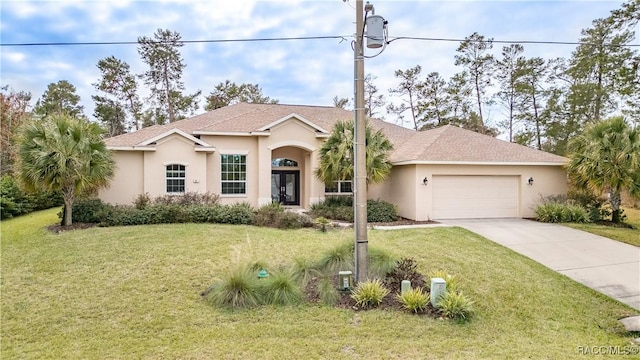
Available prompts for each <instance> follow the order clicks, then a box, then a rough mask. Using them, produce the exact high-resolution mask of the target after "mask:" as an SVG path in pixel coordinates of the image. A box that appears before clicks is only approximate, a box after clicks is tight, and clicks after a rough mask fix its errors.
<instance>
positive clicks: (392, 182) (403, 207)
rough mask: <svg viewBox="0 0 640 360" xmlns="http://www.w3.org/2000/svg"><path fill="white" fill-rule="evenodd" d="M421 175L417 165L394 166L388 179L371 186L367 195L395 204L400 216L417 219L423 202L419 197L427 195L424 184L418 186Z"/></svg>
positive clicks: (420, 181)
mask: <svg viewBox="0 0 640 360" xmlns="http://www.w3.org/2000/svg"><path fill="white" fill-rule="evenodd" d="M419 175H420V174H418V173H416V167H415V166H394V167H393V168H391V176H390V177H389V179H388V180H387V181H385V182H384V183H382V184H374V185H370V186H369V189H368V190H367V197H368V198H369V199H380V200H384V201H388V202H390V203H392V204H395V205H396V206H397V207H398V214H399V215H400V216H402V217H404V218H407V219H416V220H417V213H416V210H417V209H416V207H417V206H420V205H419V204H420V203H421V202H423V201H417V199H418V198H423V197H424V195H425V194H423V190H424V189H422V187H423V186H417V184H418V183H420V184H421V183H422V178H420V179H418V177H419Z"/></svg>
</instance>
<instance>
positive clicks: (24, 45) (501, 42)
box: [0, 35, 640, 47]
mask: <svg viewBox="0 0 640 360" xmlns="http://www.w3.org/2000/svg"><path fill="white" fill-rule="evenodd" d="M352 37H354V36H353V35H328V36H300V37H275V38H248V39H206V40H181V41H180V42H182V43H184V44H203V43H234V42H261V41H297V40H326V39H338V40H345V39H346V38H352ZM397 40H413V41H446V42H462V41H467V40H468V39H455V38H435V37H416V36H395V37H392V38H391V40H389V41H387V43H392V42H394V41H397ZM471 41H472V42H482V41H478V40H471ZM154 42H156V43H162V41H154ZM484 42H489V40H485V41H484ZM491 42H492V43H495V44H538V45H592V46H605V47H640V44H619V45H618V44H596V43H588V42H579V41H546V40H491ZM138 44H139V43H138V41H90V42H33V43H0V47H29V46H91V45H94V46H99V45H138Z"/></svg>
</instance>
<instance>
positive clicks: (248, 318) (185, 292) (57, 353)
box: [0, 209, 638, 359]
mask: <svg viewBox="0 0 640 360" xmlns="http://www.w3.org/2000/svg"><path fill="white" fill-rule="evenodd" d="M57 211H58V210H57V209H54V210H48V211H44V212H39V213H34V214H30V215H26V216H24V217H19V218H16V219H11V220H8V221H3V222H2V223H1V224H0V226H1V227H2V229H1V235H2V239H1V240H2V241H1V244H0V246H1V247H0V250H1V253H0V254H1V261H2V278H1V283H0V290H1V293H2V297H1V300H0V301H1V308H0V314H1V316H2V318H1V322H0V324H1V325H0V326H1V328H0V336H1V339H2V343H1V350H0V351H1V352H0V358H2V359H13V358H20V359H60V358H85V359H96V358H100V359H102V358H107V359H137V358H190V359H209V358H223V359H241V358H242V359H246V358H263V359H276V358H278V359H279V358H305V359H306V358H309V359H318V358H331V359H334V358H336V359H340V358H368V359H389V358H433V359H442V358H460V359H467V358H498V359H502V358H529V357H534V358H562V359H571V358H583V356H582V355H580V354H579V353H578V347H579V346H583V347H586V346H620V347H623V346H629V341H630V340H631V339H632V338H634V337H637V336H638V334H630V333H627V332H625V331H624V329H623V328H622V326H621V325H620V324H619V323H618V321H617V319H618V318H620V317H623V316H626V315H632V314H637V313H638V312H637V311H634V310H633V309H631V308H629V307H627V306H626V305H624V304H621V303H618V302H617V301H615V300H613V299H610V298H608V297H606V296H604V295H601V294H599V293H597V292H595V291H592V290H590V289H588V288H586V287H584V286H582V285H580V284H577V283H575V282H573V281H572V280H570V279H568V278H566V277H564V276H562V275H559V274H557V273H555V272H553V271H551V270H548V269H546V268H545V267H543V266H541V265H539V264H537V263H535V262H533V261H531V260H529V259H527V258H525V257H523V256H520V255H518V254H516V253H514V252H512V251H510V250H508V249H506V248H504V247H501V246H499V245H497V244H494V243H493V242H490V241H488V240H486V239H484V238H481V237H479V236H477V235H475V234H472V233H470V232H467V231H465V230H463V229H459V228H431V229H409V230H398V231H375V230H372V231H370V232H369V242H370V244H372V245H375V246H377V247H380V248H382V249H386V250H388V251H391V252H393V253H394V254H398V255H403V254H406V255H407V256H411V257H413V258H414V259H415V260H416V262H417V263H418V267H419V270H420V271H422V272H424V273H429V272H430V271H433V270H436V269H447V271H448V272H450V273H451V274H455V275H456V276H457V277H459V278H460V279H461V280H462V281H461V284H460V287H461V289H462V290H463V291H464V293H465V294H466V295H468V296H469V297H470V298H472V299H473V300H475V304H474V311H475V312H474V317H473V318H472V320H471V321H470V322H468V323H464V324H458V323H456V322H453V321H446V320H439V319H434V318H430V317H425V316H415V315H411V314H409V313H400V312H393V311H382V310H371V311H360V312H354V311H351V310H346V309H335V308H331V307H327V306H320V305H299V306H294V307H274V306H266V307H258V308H255V309H250V310H241V311H228V310H225V309H220V308H216V307H214V306H212V305H210V304H209V303H208V302H207V301H205V300H203V299H202V297H201V296H200V293H201V292H202V291H204V290H206V289H207V288H208V287H209V286H210V285H211V284H213V283H214V282H216V281H217V280H219V279H220V276H222V274H224V273H225V272H226V271H227V270H229V269H230V268H232V267H233V266H234V265H236V264H241V263H247V262H251V261H264V262H266V263H268V264H270V265H271V266H273V267H278V266H280V265H284V264H291V263H292V261H293V260H292V259H294V258H295V257H315V258H320V257H321V256H322V254H323V253H324V252H326V251H327V250H328V249H331V248H333V247H335V246H336V245H338V244H340V243H342V242H343V241H345V240H348V239H353V232H352V230H340V231H331V232H328V233H321V232H319V231H317V230H313V229H301V230H294V231H282V230H277V229H267V228H257V227H251V226H231V225H226V226H222V225H206V224H199V225H196V224H176V225H153V226H139V227H115V228H92V229H87V230H78V231H69V232H63V233H61V234H59V235H55V234H52V233H49V232H47V231H46V230H45V229H44V227H45V226H46V225H48V224H51V223H53V222H55V221H56V220H57V219H56V215H55V214H56V212H57Z"/></svg>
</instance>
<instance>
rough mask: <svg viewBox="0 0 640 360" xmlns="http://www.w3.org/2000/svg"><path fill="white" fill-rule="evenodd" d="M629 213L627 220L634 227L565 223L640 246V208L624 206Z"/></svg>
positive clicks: (627, 213) (626, 213) (625, 211)
mask: <svg viewBox="0 0 640 360" xmlns="http://www.w3.org/2000/svg"><path fill="white" fill-rule="evenodd" d="M624 213H625V215H627V219H626V222H627V223H628V224H631V225H633V227H634V229H629V228H617V227H612V226H606V225H598V224H574V223H571V224H563V225H565V226H569V227H572V228H574V229H578V230H582V231H587V232H590V233H592V234H596V235H600V236H604V237H607V238H609V239H613V240H618V241H621V242H624V243H627V244H631V245H635V246H640V209H633V208H624Z"/></svg>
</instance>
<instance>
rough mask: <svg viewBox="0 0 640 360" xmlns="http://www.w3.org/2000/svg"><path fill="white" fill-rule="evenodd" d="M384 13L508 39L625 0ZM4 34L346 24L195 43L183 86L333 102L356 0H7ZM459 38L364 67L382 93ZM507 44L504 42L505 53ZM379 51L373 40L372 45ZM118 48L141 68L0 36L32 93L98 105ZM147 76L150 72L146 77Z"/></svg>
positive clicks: (393, 50) (427, 4)
mask: <svg viewBox="0 0 640 360" xmlns="http://www.w3.org/2000/svg"><path fill="white" fill-rule="evenodd" d="M372 3H373V4H374V5H375V7H376V14H378V15H382V16H384V17H385V18H386V19H387V20H388V21H389V35H390V36H392V37H394V36H415V37H429V38H464V37H465V36H468V35H470V34H471V33H472V32H474V31H477V32H479V33H480V34H483V35H486V36H488V37H495V38H496V39H501V40H568V41H575V40H577V39H578V37H579V33H580V29H582V28H585V27H588V26H589V25H590V23H591V20H593V19H594V18H596V17H602V16H606V15H608V11H609V10H611V9H613V8H615V7H617V6H619V4H620V3H621V1H591V2H583V3H580V2H576V1H553V2H549V1H529V2H524V1H523V2H516V1H444V0H440V1H389V0H375V1H372ZM2 5H3V8H2V42H3V43H5V42H49V41H51V42H57V41H70V42H73V41H83V42H92V41H98V42H100V41H135V40H136V39H137V38H138V37H139V36H143V35H144V36H152V34H153V33H154V32H155V31H156V29H157V28H168V29H171V30H175V31H178V32H179V33H180V34H182V36H183V39H185V40H195V39H246V38H266V37H303V36H323V35H332V36H333V35H341V36H347V37H348V39H347V40H348V42H346V43H339V42H340V41H339V40H337V39H332V40H313V41H311V40H308V41H275V42H246V43H245V42H234V43H198V44H187V45H185V46H184V47H183V48H182V49H181V53H182V56H183V58H184V61H185V63H186V64H187V67H186V69H185V72H184V78H183V79H184V81H185V84H186V87H187V92H189V93H192V92H194V91H196V90H197V89H201V90H202V91H203V94H204V95H206V94H208V93H209V92H210V91H211V90H212V88H213V86H214V85H216V84H217V83H219V82H222V81H225V80H227V79H228V80H231V81H235V82H238V83H242V82H250V83H258V84H259V85H260V86H261V87H262V88H263V90H264V93H265V95H267V96H270V97H274V98H278V99H279V100H280V101H281V102H283V103H302V104H315V105H322V104H325V105H330V104H331V99H332V98H333V96H336V95H337V96H339V97H349V98H351V97H352V93H353V52H352V50H351V48H350V41H351V37H350V36H351V34H353V33H354V32H355V25H354V20H355V10H354V9H353V7H354V6H355V1H354V0H351V1H350V2H348V3H345V2H343V1H341V0H326V1H320V0H315V1H252V0H228V1H227V0H218V1H210V0H206V1H205V0H195V1H106V0H100V1H65V2H56V1H20V2H18V1H9V2H6V1H3V4H2ZM457 46H458V43H457V42H444V41H417V40H398V41H394V42H392V43H391V44H390V45H389V46H388V47H387V48H386V50H385V51H384V52H383V53H382V54H381V55H380V56H378V57H375V58H372V59H367V60H366V63H365V72H366V73H373V74H374V75H376V76H377V77H378V79H377V80H376V85H377V86H378V87H379V88H380V89H381V91H382V93H384V94H386V93H387V90H388V89H389V88H391V87H393V86H395V84H396V83H397V79H396V78H395V77H394V75H393V72H394V71H395V70H398V69H403V70H404V69H407V68H410V67H413V66H415V65H416V64H420V65H421V66H422V68H423V75H426V74H427V73H429V72H432V71H438V72H440V73H441V74H442V75H443V76H444V77H445V78H448V77H449V76H451V75H452V74H454V73H455V72H457V71H459V70H460V69H458V68H457V67H456V66H454V65H453V63H454V60H453V57H454V55H455V49H456V48H457ZM501 47H502V45H498V44H496V46H495V49H494V50H495V51H494V53H495V54H496V55H498V54H499V52H500V48H501ZM573 48H574V47H573V46H551V45H526V46H525V51H526V55H527V56H536V55H539V56H543V57H546V58H550V57H556V56H561V55H563V56H568V55H569V54H570V52H571V50H572V49H573ZM368 53H371V52H368ZM110 55H114V56H116V57H118V58H120V59H122V60H124V61H126V62H127V63H128V64H129V65H130V66H131V69H132V71H133V72H134V73H138V74H139V73H142V72H143V71H145V70H146V68H145V67H146V66H145V64H144V63H142V62H141V60H140V59H139V56H138V54H137V51H136V45H109V46H106V45H102V46H67V47H26V48H9V47H7V48H4V47H3V48H2V54H1V58H0V59H1V60H2V69H1V71H2V73H1V74H0V75H1V77H2V81H3V83H8V84H10V85H12V86H13V87H14V88H15V89H17V90H22V89H24V90H29V91H32V92H33V94H34V99H36V98H37V97H38V96H40V94H41V93H42V91H44V89H45V88H46V85H47V84H48V83H50V82H55V81H58V80H60V79H67V80H69V81H71V82H72V83H73V84H74V85H76V87H77V88H78V91H79V93H80V92H82V93H80V95H81V97H82V99H83V104H84V105H85V108H86V109H87V113H88V114H90V113H91V109H92V107H93V106H92V104H91V95H93V94H94V90H93V87H92V86H91V83H92V82H95V81H97V79H98V76H99V72H98V70H97V69H96V63H97V62H98V61H99V60H100V59H102V58H104V57H106V56H110ZM140 85H141V87H142V82H140Z"/></svg>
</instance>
